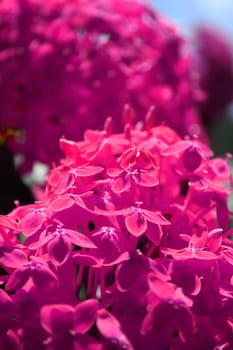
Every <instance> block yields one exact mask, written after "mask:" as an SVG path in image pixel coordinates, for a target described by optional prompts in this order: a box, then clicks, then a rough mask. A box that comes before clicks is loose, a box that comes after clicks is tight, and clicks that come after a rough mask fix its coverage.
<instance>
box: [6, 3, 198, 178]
mask: <svg viewBox="0 0 233 350" xmlns="http://www.w3.org/2000/svg"><path fill="white" fill-rule="evenodd" d="M0 16H1V23H0V114H1V117H0V136H1V139H3V140H5V139H7V138H8V134H9V131H10V135H15V138H13V140H11V142H10V143H11V147H12V150H14V152H16V153H20V154H22V155H24V157H25V163H24V168H22V171H24V172H26V171H28V170H30V167H31V165H32V164H33V162H35V161H40V162H44V163H49V164H50V163H51V162H52V161H58V160H59V159H60V156H61V153H60V152H59V150H58V149H57V140H58V139H59V138H60V137H61V136H62V135H65V136H66V137H68V138H71V139H76V140H77V139H80V138H81V137H82V133H83V131H84V130H85V129H86V128H87V127H88V128H92V129H95V128H99V127H100V125H101V127H102V125H103V122H104V119H102V118H103V117H104V118H105V117H107V116H111V117H113V119H117V117H118V116H119V115H121V113H122V110H123V106H124V104H125V103H129V104H130V105H131V106H133V108H134V109H135V110H137V116H135V118H136V117H137V118H138V119H139V120H140V119H141V118H142V117H143V116H144V115H145V113H146V111H147V110H148V108H149V106H150V105H152V104H153V105H156V108H157V111H158V113H157V115H158V117H157V120H156V123H157V124H159V123H160V122H161V121H164V122H165V123H166V124H167V125H169V126H171V127H173V128H174V129H175V130H176V131H177V132H178V133H179V134H180V135H182V136H184V135H186V134H190V133H193V132H195V133H199V134H202V133H203V131H202V127H201V123H200V120H199V117H198V116H197V114H196V111H195V99H196V95H198V89H197V88H196V87H195V86H196V82H194V81H193V79H192V78H191V76H190V75H191V74H190V59H189V57H188V55H187V54H186V53H185V52H184V40H183V38H182V37H181V36H180V35H179V33H178V32H177V30H176V28H175V27H173V26H172V25H170V24H169V23H168V22H167V21H166V20H165V19H164V18H163V17H162V16H161V15H159V14H157V13H156V12H155V11H154V10H153V8H151V7H150V6H149V5H148V4H146V3H143V2H141V1H139V0H131V1H129V0H111V1H110V0H93V1H91V3H90V2H89V1H87V0H68V1H67V0H66V1H65V0H47V1H44V0H12V1H8V0H3V1H1V2H0ZM118 131H119V130H118ZM203 137H204V136H203Z"/></svg>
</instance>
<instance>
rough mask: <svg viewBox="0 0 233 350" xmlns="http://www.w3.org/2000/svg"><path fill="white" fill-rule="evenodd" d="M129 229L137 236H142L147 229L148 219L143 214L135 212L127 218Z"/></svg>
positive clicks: (126, 223)
mask: <svg viewBox="0 0 233 350" xmlns="http://www.w3.org/2000/svg"><path fill="white" fill-rule="evenodd" d="M125 225H126V227H127V230H128V231H129V232H130V233H131V234H132V235H133V236H135V237H139V236H141V235H142V234H143V233H144V232H145V231H146V229H147V221H146V219H145V217H144V215H143V214H141V213H139V212H133V213H132V214H130V215H128V216H127V217H126V218H125Z"/></svg>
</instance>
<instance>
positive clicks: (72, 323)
mask: <svg viewBox="0 0 233 350" xmlns="http://www.w3.org/2000/svg"><path fill="white" fill-rule="evenodd" d="M97 309H98V302H97V301H96V300H91V299H90V300H87V301H84V302H82V303H80V304H78V305H77V306H76V307H75V308H74V307H72V306H70V305H63V304H59V305H47V306H44V307H43V308H42V309H41V324H42V327H43V328H44V329H45V330H46V332H47V333H48V334H49V335H50V337H49V338H48V339H47V340H46V345H48V348H51V346H52V347H53V348H54V349H64V347H68V348H70V349H71V348H73V349H94V347H95V348H96V349H101V347H100V345H98V343H97V342H96V341H95V340H94V339H93V338H92V337H91V336H88V335H86V334H85V333H86V332H87V331H88V330H89V329H90V328H91V327H92V325H93V324H94V323H95V320H96V312H97Z"/></svg>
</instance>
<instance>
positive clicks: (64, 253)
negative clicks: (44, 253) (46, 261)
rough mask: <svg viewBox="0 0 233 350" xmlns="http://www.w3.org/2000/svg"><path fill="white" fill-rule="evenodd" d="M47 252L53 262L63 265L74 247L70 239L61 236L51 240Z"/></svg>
mask: <svg viewBox="0 0 233 350" xmlns="http://www.w3.org/2000/svg"><path fill="white" fill-rule="evenodd" d="M47 250H48V254H49V256H50V258H51V260H52V262H53V263H54V264H55V265H61V264H63V263H64V262H65V261H66V260H67V258H68V256H69V254H70V252H71V250H72V247H71V243H70V241H69V239H67V238H66V237H64V236H62V235H59V236H57V237H55V238H53V239H51V240H50V242H49V243H48V245H47Z"/></svg>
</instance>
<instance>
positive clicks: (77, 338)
mask: <svg viewBox="0 0 233 350" xmlns="http://www.w3.org/2000/svg"><path fill="white" fill-rule="evenodd" d="M154 114H155V110H154V108H151V109H150V110H149V112H148V113H147V116H146V118H145V123H144V124H136V126H133V124H132V121H131V119H132V118H131V117H132V110H131V109H130V108H129V107H126V108H125V111H124V132H123V133H118V134H117V133H113V131H112V130H113V125H112V119H111V118H108V119H107V120H106V122H105V127H104V130H103V131H92V130H86V131H85V134H84V140H82V141H78V142H75V141H71V140H68V139H66V138H61V139H60V147H61V150H62V151H63V152H64V154H65V157H64V158H62V159H61V161H60V163H59V164H58V166H55V165H54V167H53V169H52V170H51V171H50V173H49V174H48V178H47V187H46V191H45V195H44V200H43V201H41V202H36V203H34V204H30V205H25V206H18V207H17V208H16V209H15V210H14V211H13V212H12V213H10V214H9V215H8V216H1V217H0V239H1V250H0V252H1V253H0V254H1V259H0V265H1V276H0V277H1V284H2V285H1V289H0V320H1V322H0V324H1V337H0V348H1V349H4V350H5V349H17V350H18V349H38V350H42V349H47V350H52V349H60V350H64V349H67V350H68V349H79V350H81V349H83V350H86V349H145V348H146V349H148V350H150V349H151V350H155V349H156V350H164V349H170V350H176V349H177V350H196V349H203V350H207V349H229V350H230V349H232V347H233V332H232V320H233V285H232V276H233V243H232V241H231V240H230V239H229V237H230V236H231V233H232V229H230V228H229V216H230V213H229V210H228V208H227V198H228V194H229V190H228V189H226V188H225V187H224V186H223V183H225V182H228V183H232V179H231V175H230V170H229V167H228V158H229V157H227V158H226V159H220V158H214V157H213V154H212V151H211V150H210V149H209V147H207V146H206V145H205V144H203V143H202V142H200V141H199V140H198V139H196V138H195V137H187V138H184V139H183V138H181V137H180V136H178V134H177V133H176V132H175V131H173V130H172V129H171V128H169V127H167V126H164V125H161V126H153V118H154Z"/></svg>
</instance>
